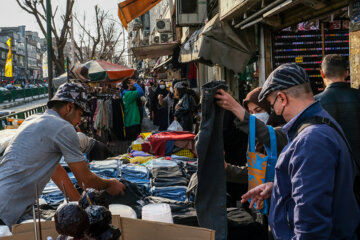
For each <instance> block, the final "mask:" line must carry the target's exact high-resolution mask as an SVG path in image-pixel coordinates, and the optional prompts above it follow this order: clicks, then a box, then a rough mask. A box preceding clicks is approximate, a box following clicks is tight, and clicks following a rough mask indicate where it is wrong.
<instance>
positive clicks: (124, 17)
mask: <svg viewBox="0 0 360 240" xmlns="http://www.w3.org/2000/svg"><path fill="white" fill-rule="evenodd" d="M159 2H161V0H126V1H124V2H121V3H119V9H118V15H119V18H120V21H121V23H122V25H123V26H124V27H125V28H126V29H127V25H128V23H129V22H131V21H132V20H133V19H134V18H137V17H140V16H141V15H143V14H144V13H146V12H147V11H149V10H150V9H151V8H153V7H154V6H155V5H156V4H158V3H159Z"/></svg>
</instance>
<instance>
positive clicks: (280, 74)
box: [259, 63, 309, 101]
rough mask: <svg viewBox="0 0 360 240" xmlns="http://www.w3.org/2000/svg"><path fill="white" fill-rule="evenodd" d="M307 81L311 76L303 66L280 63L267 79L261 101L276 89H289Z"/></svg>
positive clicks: (260, 97) (260, 95) (261, 93)
mask: <svg viewBox="0 0 360 240" xmlns="http://www.w3.org/2000/svg"><path fill="white" fill-rule="evenodd" d="M307 82H309V76H308V74H307V73H306V71H305V69H303V68H302V67H300V66H298V65H296V64H294V63H286V64H283V65H280V66H279V67H278V68H276V69H275V70H274V71H273V72H272V73H271V74H270V76H269V77H268V78H267V79H266V81H265V83H264V86H263V87H262V90H261V92H260V94H259V101H262V100H264V99H265V98H266V97H267V96H268V95H269V94H270V93H272V92H274V91H276V90H284V89H288V88H291V87H293V86H297V85H300V84H303V83H307Z"/></svg>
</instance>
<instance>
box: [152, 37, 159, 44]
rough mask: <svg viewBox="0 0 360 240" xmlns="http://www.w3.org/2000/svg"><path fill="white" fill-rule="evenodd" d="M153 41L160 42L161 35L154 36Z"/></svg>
mask: <svg viewBox="0 0 360 240" xmlns="http://www.w3.org/2000/svg"><path fill="white" fill-rule="evenodd" d="M152 43H155V44H156V43H160V36H153V37H152Z"/></svg>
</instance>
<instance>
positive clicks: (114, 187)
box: [106, 178, 126, 196]
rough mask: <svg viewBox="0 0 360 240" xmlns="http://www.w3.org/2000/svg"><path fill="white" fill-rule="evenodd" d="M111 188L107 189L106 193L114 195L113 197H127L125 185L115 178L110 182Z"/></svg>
mask: <svg viewBox="0 0 360 240" xmlns="http://www.w3.org/2000/svg"><path fill="white" fill-rule="evenodd" d="M109 181H110V182H109V184H110V185H109V187H108V188H106V191H107V192H108V193H109V194H110V195H112V196H116V195H121V196H124V195H125V188H126V187H125V185H124V184H123V183H121V182H119V181H118V180H116V179H115V178H112V179H110V180H109Z"/></svg>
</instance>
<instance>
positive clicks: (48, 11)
mask: <svg viewBox="0 0 360 240" xmlns="http://www.w3.org/2000/svg"><path fill="white" fill-rule="evenodd" d="M51 15H52V11H51V1H50V0H46V25H47V30H46V31H47V33H46V41H47V54H48V85H49V99H51V98H52V97H53V81H52V80H53V67H52V37H51Z"/></svg>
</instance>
